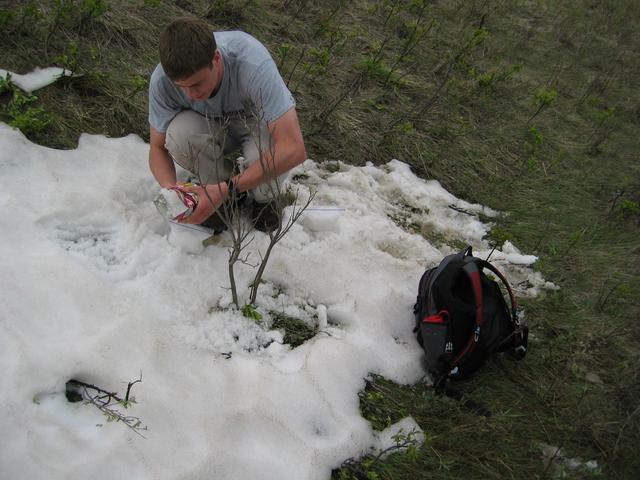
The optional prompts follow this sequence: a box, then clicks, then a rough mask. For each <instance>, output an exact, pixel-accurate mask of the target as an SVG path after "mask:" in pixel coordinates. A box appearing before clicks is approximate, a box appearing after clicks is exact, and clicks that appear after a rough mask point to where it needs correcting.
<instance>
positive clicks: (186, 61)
mask: <svg viewBox="0 0 640 480" xmlns="http://www.w3.org/2000/svg"><path fill="white" fill-rule="evenodd" d="M220 60H221V58H220V52H219V51H217V46H216V41H215V38H214V36H213V33H212V32H211V29H210V28H209V26H208V25H207V24H206V23H205V22H204V21H202V20H200V19H197V18H189V17H185V18H179V19H177V20H174V21H173V22H171V23H170V24H169V25H167V26H166V27H165V29H164V31H163V32H162V34H161V35H160V63H161V64H162V68H163V70H164V72H165V73H166V75H167V76H168V77H169V78H170V79H171V80H173V82H174V83H176V84H177V85H178V86H180V87H181V88H182V89H183V91H184V92H185V93H186V94H187V95H188V96H189V97H191V98H195V99H197V100H204V99H206V98H207V97H208V96H209V95H210V94H211V93H212V91H213V90H214V89H215V87H217V85H218V83H219V82H218V79H219V77H220V75H221V72H219V71H216V69H215V67H216V66H217V67H218V69H219V68H221V67H220V64H221V61H220Z"/></svg>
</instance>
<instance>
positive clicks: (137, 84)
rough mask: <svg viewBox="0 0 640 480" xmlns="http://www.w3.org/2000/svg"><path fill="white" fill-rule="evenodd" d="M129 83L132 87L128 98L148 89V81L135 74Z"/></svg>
mask: <svg viewBox="0 0 640 480" xmlns="http://www.w3.org/2000/svg"><path fill="white" fill-rule="evenodd" d="M130 83H131V87H132V90H131V93H129V96H130V97H131V96H133V95H135V94H136V93H138V92H141V91H146V90H147V88H148V87H149V80H148V79H147V77H145V76H143V75H140V74H135V75H134V76H133V77H131V80H130Z"/></svg>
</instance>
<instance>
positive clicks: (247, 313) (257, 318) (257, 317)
mask: <svg viewBox="0 0 640 480" xmlns="http://www.w3.org/2000/svg"><path fill="white" fill-rule="evenodd" d="M242 315H243V316H244V317H245V318H250V319H251V320H253V321H254V322H256V323H262V314H261V313H260V312H259V311H258V310H256V306H255V305H251V304H250V303H247V304H246V305H245V306H244V307H242Z"/></svg>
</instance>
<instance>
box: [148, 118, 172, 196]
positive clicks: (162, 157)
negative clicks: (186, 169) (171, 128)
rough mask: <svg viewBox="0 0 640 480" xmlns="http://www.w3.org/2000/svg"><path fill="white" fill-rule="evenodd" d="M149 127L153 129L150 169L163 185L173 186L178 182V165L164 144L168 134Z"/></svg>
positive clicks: (165, 186)
mask: <svg viewBox="0 0 640 480" xmlns="http://www.w3.org/2000/svg"><path fill="white" fill-rule="evenodd" d="M149 129H150V131H151V135H150V137H151V138H150V142H149V144H150V148H149V169H150V170H151V173H152V174H153V176H154V177H155V179H156V180H157V181H158V183H159V184H160V186H161V187H163V188H169V187H172V186H174V185H175V184H176V167H175V165H174V164H173V160H172V159H171V157H170V156H169V152H168V151H167V149H166V147H165V146H164V144H165V141H166V135H165V134H164V133H160V132H158V131H157V130H156V129H155V128H153V127H149Z"/></svg>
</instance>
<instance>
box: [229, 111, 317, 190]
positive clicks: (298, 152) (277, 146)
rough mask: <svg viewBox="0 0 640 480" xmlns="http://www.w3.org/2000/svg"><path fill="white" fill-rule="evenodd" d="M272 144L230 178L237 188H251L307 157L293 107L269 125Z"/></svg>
mask: <svg viewBox="0 0 640 480" xmlns="http://www.w3.org/2000/svg"><path fill="white" fill-rule="evenodd" d="M268 128H269V133H270V134H271V141H272V144H271V145H270V147H271V148H266V149H264V150H265V151H264V152H263V154H262V157H261V158H260V159H259V160H258V161H257V162H255V163H254V164H253V165H251V166H250V167H249V168H247V169H246V170H245V171H244V172H242V173H240V174H239V175H236V176H235V177H234V178H233V181H234V183H235V186H236V189H237V190H238V191H239V192H244V191H246V190H251V189H253V188H256V187H257V186H258V185H261V184H263V183H266V182H268V181H270V180H273V179H274V178H275V177H277V176H279V175H282V174H283V173H285V172H288V171H289V170H291V169H292V168H293V167H295V166H297V165H299V164H301V163H302V162H304V161H305V160H306V159H307V151H306V149H305V147H304V140H303V139H302V132H301V131H300V123H299V122H298V114H297V113H296V109H295V108H293V107H292V108H291V109H289V110H288V111H287V112H286V113H285V114H284V115H282V116H281V117H279V118H278V119H277V120H275V121H274V122H272V123H270V124H269V125H268Z"/></svg>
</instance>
